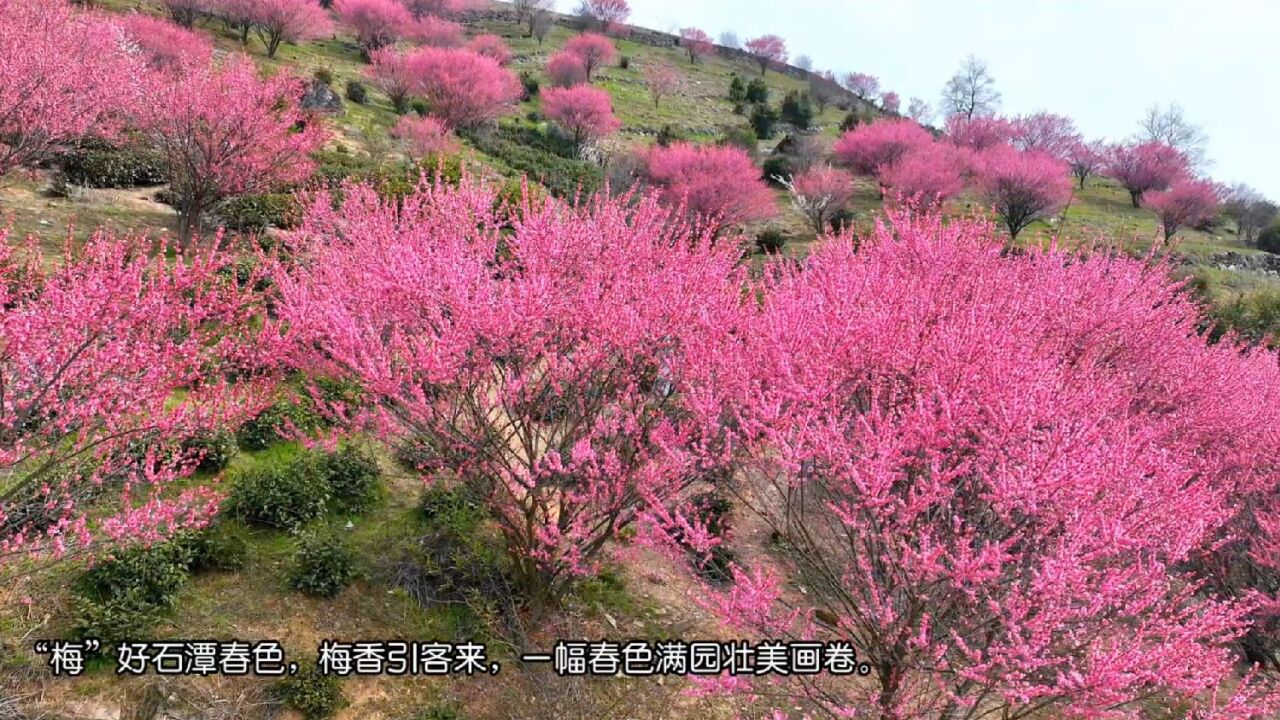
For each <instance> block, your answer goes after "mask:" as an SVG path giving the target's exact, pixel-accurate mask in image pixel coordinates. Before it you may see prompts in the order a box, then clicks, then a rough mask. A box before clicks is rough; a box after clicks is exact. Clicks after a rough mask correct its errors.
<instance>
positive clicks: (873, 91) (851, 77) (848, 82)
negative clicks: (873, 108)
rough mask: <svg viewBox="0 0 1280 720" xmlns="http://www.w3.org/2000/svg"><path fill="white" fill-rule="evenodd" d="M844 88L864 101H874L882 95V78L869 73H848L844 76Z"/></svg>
mask: <svg viewBox="0 0 1280 720" xmlns="http://www.w3.org/2000/svg"><path fill="white" fill-rule="evenodd" d="M844 86H845V89H847V90H848V91H849V92H851V93H853V94H854V95H857V96H858V97H860V98H862V99H863V100H874V99H875V98H876V96H877V95H879V94H880V78H878V77H876V76H875V75H868V74H867V73H860V72H853V73H847V74H846V75H845V76H844Z"/></svg>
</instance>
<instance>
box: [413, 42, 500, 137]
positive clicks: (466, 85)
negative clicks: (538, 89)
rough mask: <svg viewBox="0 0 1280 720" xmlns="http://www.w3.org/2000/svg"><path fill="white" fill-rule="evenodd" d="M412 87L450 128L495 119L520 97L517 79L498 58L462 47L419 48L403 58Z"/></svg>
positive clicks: (433, 112) (473, 125) (432, 111)
mask: <svg viewBox="0 0 1280 720" xmlns="http://www.w3.org/2000/svg"><path fill="white" fill-rule="evenodd" d="M405 63H406V64H407V66H408V71H409V77H410V78H412V86H411V87H412V91H413V93H414V94H415V95H421V96H422V97H423V98H425V99H426V101H427V105H428V106H429V107H430V108H431V113H432V114H433V115H435V116H436V117H438V118H440V119H441V120H444V121H445V122H446V123H448V125H449V127H451V128H455V129H456V128H473V127H478V126H480V125H483V124H484V123H487V122H489V121H491V120H494V119H496V118H497V117H499V116H500V115H502V114H503V113H504V112H506V111H507V110H508V108H510V107H511V106H512V105H513V104H514V103H515V101H516V100H518V99H519V98H520V94H521V87H520V82H519V81H518V80H517V79H516V77H515V75H512V74H511V71H510V70H507V69H506V68H504V67H502V66H501V65H499V64H498V61H497V60H494V59H493V58H491V57H487V56H485V55H481V54H479V53H476V52H472V51H471V50H466V49H463V48H432V47H427V48H422V49H420V50H417V51H415V52H412V53H410V54H409V55H408V57H407V58H406V59H405Z"/></svg>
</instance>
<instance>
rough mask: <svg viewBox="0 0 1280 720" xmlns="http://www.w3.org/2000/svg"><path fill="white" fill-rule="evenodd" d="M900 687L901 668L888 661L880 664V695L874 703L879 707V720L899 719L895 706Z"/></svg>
mask: <svg viewBox="0 0 1280 720" xmlns="http://www.w3.org/2000/svg"><path fill="white" fill-rule="evenodd" d="M901 687H902V670H901V668H899V667H897V666H895V665H892V664H890V663H883V664H881V665H880V695H879V697H878V698H877V699H876V705H877V706H879V709H880V720H901V719H900V716H899V715H898V710H897V708H896V707H895V706H896V705H897V702H898V691H899V690H900V689H901Z"/></svg>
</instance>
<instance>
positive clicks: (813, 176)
mask: <svg viewBox="0 0 1280 720" xmlns="http://www.w3.org/2000/svg"><path fill="white" fill-rule="evenodd" d="M783 182H785V183H786V187H787V190H788V191H789V192H790V193H791V204H792V205H794V206H795V208H796V210H798V211H799V212H800V214H801V215H804V217H805V219H806V220H808V221H809V225H810V227H812V228H813V231H814V232H815V233H817V234H818V235H819V236H822V235H824V234H825V233H826V232H827V226H828V224H829V223H830V222H831V219H832V218H833V217H834V216H835V215H836V213H838V212H840V211H841V210H844V209H845V208H847V207H848V206H849V201H850V200H852V199H853V192H854V186H853V178H852V177H850V176H849V174H848V173H846V172H844V171H842V170H837V169H835V168H833V167H831V166H830V165H815V166H813V167H811V168H809V169H808V170H805V171H803V172H800V173H797V174H796V176H795V177H793V178H791V180H789V181H788V180H784V181H783Z"/></svg>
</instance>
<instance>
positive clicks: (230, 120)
mask: <svg viewBox="0 0 1280 720" xmlns="http://www.w3.org/2000/svg"><path fill="white" fill-rule="evenodd" d="M301 94H302V89H301V83H300V82H299V81H298V80H296V79H294V78H291V77H289V76H287V75H284V74H280V75H276V76H273V77H270V78H267V79H261V78H259V77H258V74H257V71H256V70H255V69H254V66H253V65H252V64H251V63H249V62H247V61H242V60H228V61H227V62H226V63H224V64H222V65H219V66H215V67H209V68H204V69H202V70H201V71H199V72H195V71H193V72H189V73H186V74H184V75H183V76H181V77H172V78H166V79H163V80H162V81H160V82H157V83H156V84H155V88H154V89H153V90H152V96H151V97H149V98H148V101H147V102H145V103H141V104H140V107H139V109H138V113H137V117H138V123H139V125H140V126H141V128H142V131H143V133H144V134H145V136H146V138H147V140H148V142H149V143H150V144H151V145H152V146H153V147H155V148H156V149H158V150H159V151H160V152H161V154H162V155H163V156H164V158H165V165H166V169H167V172H168V177H169V179H170V189H171V191H172V192H173V194H174V196H175V198H176V206H177V208H178V214H179V218H180V235H181V239H182V242H183V243H184V244H186V243H189V242H190V240H191V238H192V235H193V234H194V233H195V232H197V231H198V230H199V227H200V220H201V218H202V216H203V214H204V212H205V210H207V209H208V208H209V207H210V206H211V205H212V203H214V202H215V201H217V200H219V199H222V198H225V197H228V196H233V195H239V194H243V193H253V192H264V191H266V190H268V189H271V188H274V187H277V186H279V185H282V184H288V183H293V182H298V181H301V180H304V179H306V178H307V177H308V175H310V172H311V168H312V163H311V160H310V158H309V154H310V153H311V151H313V150H315V149H316V148H318V147H319V146H320V144H321V143H322V142H323V140H324V138H325V132H324V131H323V130H322V129H321V127H320V126H319V125H318V124H316V123H315V122H314V121H310V120H308V119H306V118H305V117H304V115H303V113H302V112H301V110H300V109H299V108H298V99H299V97H300V96H301ZM300 125H301V126H304V127H303V128H302V129H301V130H298V127H299V126H300Z"/></svg>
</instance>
